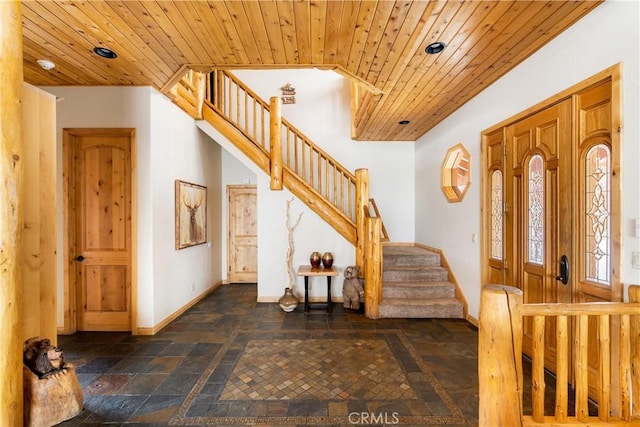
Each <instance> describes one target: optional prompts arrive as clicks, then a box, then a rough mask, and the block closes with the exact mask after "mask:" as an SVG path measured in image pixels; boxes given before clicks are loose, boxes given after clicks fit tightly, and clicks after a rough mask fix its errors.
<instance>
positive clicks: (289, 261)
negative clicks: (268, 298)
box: [286, 198, 304, 289]
mask: <svg viewBox="0 0 640 427" xmlns="http://www.w3.org/2000/svg"><path fill="white" fill-rule="evenodd" d="M292 201H293V198H291V199H289V200H287V222H286V226H287V238H288V239H289V245H288V247H287V273H288V274H289V287H290V288H291V289H293V281H294V277H293V252H294V250H295V247H294V245H293V232H294V230H295V229H296V227H297V226H298V225H300V220H301V219H302V214H303V213H304V212H300V215H298V219H297V220H296V222H295V223H294V224H293V225H292V224H291V211H290V210H291V202H292Z"/></svg>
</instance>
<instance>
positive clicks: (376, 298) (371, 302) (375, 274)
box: [364, 217, 382, 319]
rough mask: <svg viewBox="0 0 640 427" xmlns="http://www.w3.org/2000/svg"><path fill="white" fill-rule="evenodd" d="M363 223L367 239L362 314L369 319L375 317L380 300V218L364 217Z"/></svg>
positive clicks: (377, 315)
mask: <svg viewBox="0 0 640 427" xmlns="http://www.w3.org/2000/svg"><path fill="white" fill-rule="evenodd" d="M365 223H366V229H367V241H366V251H365V255H366V261H365V264H364V265H365V271H364V310H365V312H364V314H365V316H366V317H368V318H369V319H377V318H378V317H379V310H378V308H379V306H380V301H381V300H382V245H381V243H380V234H381V229H382V220H381V219H380V217H376V218H366V219H365Z"/></svg>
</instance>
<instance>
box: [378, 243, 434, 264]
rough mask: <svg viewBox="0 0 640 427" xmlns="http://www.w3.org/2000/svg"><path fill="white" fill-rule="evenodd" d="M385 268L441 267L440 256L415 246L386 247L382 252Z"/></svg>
mask: <svg viewBox="0 0 640 427" xmlns="http://www.w3.org/2000/svg"><path fill="white" fill-rule="evenodd" d="M382 253H383V257H384V262H385V266H415V265H422V266H429V265H430V266H439V265H440V255H439V254H437V253H435V252H433V251H429V250H427V249H422V248H417V247H415V246H385V247H384V248H383V250H382Z"/></svg>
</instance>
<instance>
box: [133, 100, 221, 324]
mask: <svg viewBox="0 0 640 427" xmlns="http://www.w3.org/2000/svg"><path fill="white" fill-rule="evenodd" d="M150 103H151V144H152V149H151V165H152V188H151V194H152V199H153V201H152V206H153V208H152V218H153V254H154V256H153V290H154V295H153V308H154V318H153V325H157V324H158V323H159V322H161V321H162V320H164V319H165V318H166V317H168V316H170V315H172V314H173V313H174V312H175V311H176V310H177V309H179V308H181V307H182V306H184V305H186V304H187V303H188V302H190V301H191V300H193V299H194V298H196V297H197V296H198V295H200V294H202V293H203V292H205V291H206V290H207V289H209V288H210V287H211V286H212V285H214V284H216V283H218V282H220V280H221V277H222V267H221V264H220V260H221V253H222V250H223V249H222V248H223V246H222V238H221V228H220V223H221V222H222V211H221V207H220V205H219V203H218V201H219V200H220V197H221V196H220V195H221V192H222V184H221V182H222V180H221V176H222V173H221V149H220V147H219V146H217V145H216V144H213V143H212V142H211V140H210V139H209V138H207V137H206V136H205V135H203V134H202V133H201V132H200V131H198V128H197V127H196V126H195V123H194V121H193V119H192V118H191V117H189V116H188V115H187V114H185V113H184V112H183V111H182V110H181V109H179V108H178V107H177V106H175V105H174V104H173V103H171V102H170V101H169V100H168V99H167V98H166V97H165V96H164V95H162V94H160V93H158V92H156V91H152V92H151V98H150ZM176 179H180V180H182V181H187V182H191V183H194V184H198V185H204V186H206V187H207V242H208V243H207V244H205V245H198V246H192V247H189V248H185V249H181V250H176V249H175V191H174V188H175V187H174V186H175V180H176ZM141 326H142V325H141Z"/></svg>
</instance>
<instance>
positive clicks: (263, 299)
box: [257, 294, 344, 303]
mask: <svg viewBox="0 0 640 427" xmlns="http://www.w3.org/2000/svg"><path fill="white" fill-rule="evenodd" d="M296 297H298V299H299V300H300V303H303V302H304V298H302V296H301V295H297V294H296ZM279 299H280V297H259V298H258V300H257V301H258V302H259V303H274V302H275V303H277V302H278V300H279ZM309 302H310V303H316V302H318V303H322V302H327V297H310V298H309ZM331 302H340V303H341V302H344V299H343V297H342V296H335V295H331Z"/></svg>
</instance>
